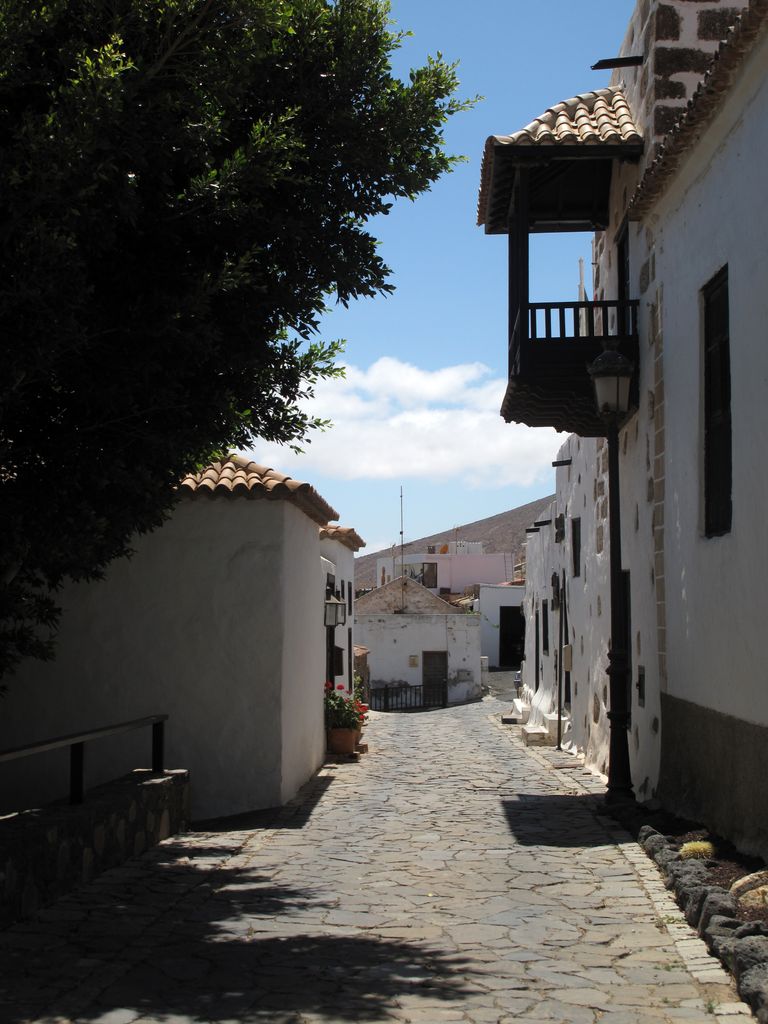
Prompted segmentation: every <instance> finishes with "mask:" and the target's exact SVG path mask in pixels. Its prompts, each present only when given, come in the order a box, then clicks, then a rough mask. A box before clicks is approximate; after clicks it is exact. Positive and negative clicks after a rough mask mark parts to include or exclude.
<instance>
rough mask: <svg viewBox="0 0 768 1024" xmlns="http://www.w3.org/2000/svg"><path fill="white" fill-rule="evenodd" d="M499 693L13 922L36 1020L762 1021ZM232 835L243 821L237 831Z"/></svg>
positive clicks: (30, 1017) (587, 781) (5, 999)
mask: <svg viewBox="0 0 768 1024" xmlns="http://www.w3.org/2000/svg"><path fill="white" fill-rule="evenodd" d="M506 707H507V705H505V704H501V703H500V702H498V701H496V700H493V699H489V700H485V701H483V702H482V703H480V704H475V705H471V706H469V707H463V708H454V709H450V710H445V711H435V712H431V713H428V714H421V715H401V716H395V715H391V716H384V715H378V716H374V718H375V720H374V721H373V722H372V723H371V726H370V727H369V729H368V735H367V739H368V741H369V743H370V748H371V750H370V753H369V754H367V755H366V756H365V757H364V758H363V759H362V761H361V762H360V763H359V764H343V765H333V766H329V767H327V768H326V769H324V770H323V771H322V772H321V773H320V775H319V776H318V777H317V778H316V779H315V780H314V782H313V783H312V784H311V785H310V786H309V787H308V788H307V789H306V790H305V792H304V793H303V794H302V798H301V800H299V801H297V802H296V803H295V804H294V805H291V806H289V807H288V808H285V809H284V810H283V811H282V812H280V813H279V814H278V815H276V816H274V815H273V816H269V815H261V816H260V815H254V816H252V817H251V818H250V819H247V818H244V819H241V820H239V821H237V822H229V823H227V828H226V830H225V829H224V827H223V826H221V825H220V826H219V827H218V828H210V829H209V830H207V831H200V832H196V833H192V834H190V835H188V836H185V837H182V838H177V839H171V840H169V841H167V842H166V843H164V844H163V845H162V846H161V847H160V848H158V849H156V850H155V851H153V852H151V853H150V854H148V855H146V856H144V857H143V858H141V859H139V860H135V861H132V862H131V863H130V864H128V865H127V866H125V867H124V868H121V869H118V870H115V871H112V872H109V873H108V874H106V875H104V876H102V877H101V878H100V879H98V880H97V881H96V882H95V883H94V884H92V885H90V886H87V887H85V888H83V889H81V890H80V891H79V892H77V893H76V894H74V895H72V896H71V897H68V898H67V899H64V900H61V901H60V902H59V903H57V904H56V905H55V906H54V907H53V908H51V909H49V910H48V911H46V912H45V913H44V914H43V915H42V916H41V919H40V920H39V921H37V922H33V923H27V924H23V925H18V926H15V927H13V928H11V929H9V930H7V931H4V932H0V943H2V956H0V981H1V982H2V994H1V995H0V1021H1V1022H2V1024H21V1022H27V1021H36V1022H37V1021H41V1022H42V1021H44V1022H46V1024H53V1022H56V1024H65V1022H70V1021H71V1022H77V1024H86V1022H87V1024H94V1022H98V1024H133V1022H134V1021H141V1022H142V1024H155V1022H157V1024H160V1022H163V1024H192V1022H194V1024H202V1022H206V1024H208V1022H211V1024H225V1022H231V1024H235V1022H237V1024H253V1022H267V1021H268V1022H270V1024H333V1022H357V1021H361V1022H375V1021H401V1022H406V1021H413V1022H414V1024H415V1022H419V1024H431V1022H434V1024H438V1022H442V1021H465V1022H472V1024H485V1022H498V1024H501V1022H511V1021H539V1022H541V1021H559V1022H569V1024H570V1022H573V1024H593V1022H595V1021H600V1022H603V1024H659V1022H661V1021H666V1022H680V1021H689V1022H700V1024H710V1022H713V1021H716V1020H719V1021H724V1022H725V1021H727V1022H729V1024H735V1022H737V1021H746V1020H751V1019H752V1018H751V1017H750V1015H749V1012H748V1010H747V1008H746V1007H745V1006H744V1004H742V1003H739V1002H738V1001H737V997H736V995H735V992H734V988H733V986H732V984H731V983H730V981H729V979H728V977H727V976H726V975H725V974H724V973H723V971H722V970H721V969H720V967H719V966H718V964H717V962H716V961H714V960H712V959H711V958H710V957H709V956H707V954H706V949H705V947H704V945H703V943H701V942H700V941H699V940H698V939H697V938H696V937H695V935H694V934H693V933H692V932H691V931H690V930H689V929H688V928H687V926H686V925H685V923H684V921H683V920H682V918H681V915H680V914H679V912H678V911H677V909H676V907H675V904H674V903H673V902H672V900H671V899H670V898H669V896H668V895H667V893H666V891H665V890H664V888H663V886H662V885H661V883H660V881H659V879H658V875H657V872H656V868H655V867H654V866H653V865H652V863H651V862H650V861H649V860H647V858H646V857H645V855H644V854H643V853H642V852H641V851H640V850H639V849H638V848H637V846H635V844H634V843H633V842H632V841H631V840H630V839H629V837H628V836H627V835H626V834H625V833H623V832H622V830H621V829H619V828H618V827H617V826H616V825H615V824H613V823H612V822H611V820H610V819H608V818H605V817H602V816H598V815H596V814H595V810H594V806H595V805H594V800H593V797H592V796H591V795H590V791H592V792H594V791H595V789H596V788H598V789H599V787H596V785H595V780H593V779H592V777H591V776H589V775H588V774H586V773H585V772H584V771H583V770H582V769H581V768H580V767H579V765H578V763H577V762H576V761H575V759H573V758H570V757H568V756H566V755H562V754H561V755H558V754H556V753H555V752H554V751H543V752H542V751H531V750H527V749H526V748H524V747H523V746H522V745H521V743H520V741H519V739H518V737H517V732H516V730H515V729H514V728H510V727H507V726H502V725H501V723H500V712H501V711H502V710H503V709H505V708H506ZM233 826H236V827H233Z"/></svg>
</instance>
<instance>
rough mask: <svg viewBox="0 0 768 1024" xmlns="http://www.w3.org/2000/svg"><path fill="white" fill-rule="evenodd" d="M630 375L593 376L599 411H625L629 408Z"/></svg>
mask: <svg viewBox="0 0 768 1024" xmlns="http://www.w3.org/2000/svg"><path fill="white" fill-rule="evenodd" d="M630 379H631V378H630V377H593V378H592V383H593V384H594V386H595V398H596V399H597V407H598V409H599V410H600V411H601V412H626V411H627V409H629V383H630Z"/></svg>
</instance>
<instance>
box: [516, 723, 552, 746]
mask: <svg viewBox="0 0 768 1024" xmlns="http://www.w3.org/2000/svg"><path fill="white" fill-rule="evenodd" d="M522 735H523V743H524V744H525V745H526V747H554V745H555V741H554V740H553V739H552V737H551V736H550V735H549V730H548V729H547V728H546V726H543V725H524V726H523V729H522Z"/></svg>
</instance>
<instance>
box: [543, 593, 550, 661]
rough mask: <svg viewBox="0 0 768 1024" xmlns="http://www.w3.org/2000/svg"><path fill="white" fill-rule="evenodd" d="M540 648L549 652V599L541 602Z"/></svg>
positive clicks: (544, 652) (544, 651) (546, 652)
mask: <svg viewBox="0 0 768 1024" xmlns="http://www.w3.org/2000/svg"><path fill="white" fill-rule="evenodd" d="M541 650H542V653H543V654H549V601H542V602H541Z"/></svg>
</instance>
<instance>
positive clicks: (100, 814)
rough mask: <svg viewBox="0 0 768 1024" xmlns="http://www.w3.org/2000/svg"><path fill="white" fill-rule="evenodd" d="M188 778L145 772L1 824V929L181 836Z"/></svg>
mask: <svg viewBox="0 0 768 1024" xmlns="http://www.w3.org/2000/svg"><path fill="white" fill-rule="evenodd" d="M188 822H189V773H188V772H187V771H186V770H175V771H166V772H165V773H164V774H163V775H162V776H155V775H152V774H151V772H149V771H148V770H147V769H140V770H137V771H134V772H131V773H130V775H126V776H124V777H123V778H121V779H116V780H115V781H114V782H109V783H107V784H105V785H103V786H98V787H97V788H95V789H93V790H91V791H89V792H88V793H87V794H86V797H85V801H84V803H82V804H80V805H79V806H74V807H73V806H70V805H69V804H67V803H64V802H63V801H61V802H57V803H55V804H50V805H48V806H47V807H44V808H41V809H37V810H30V811H19V812H17V813H15V814H8V815H6V816H4V817H2V818H0V926H4V925H6V924H8V923H10V922H11V921H15V920H19V919H21V918H27V917H31V916H33V915H34V914H35V912H36V911H37V910H39V909H40V908H41V907H44V906H46V905H47V904H49V903H52V902H53V901H54V900H56V899H58V898H59V897H60V896H62V895H63V894H64V893H66V892H69V891H70V890H71V889H74V888H75V887H76V886H78V885H80V884H82V883H83V882H89V881H90V880H91V879H92V878H94V877H95V876H96V875H98V874H100V873H101V872H102V871H106V870H107V869H108V868H113V867H116V866H117V865H119V864H122V863H123V862H124V861H126V860H128V858H129V857H134V856H137V855H138V854H141V853H143V852H144V851H145V850H146V849H148V848H149V847H150V846H154V845H155V844H156V843H159V842H160V841H161V840H162V839H166V838H167V837H168V836H170V835H174V834H175V833H177V832H184V831H186V828H187V824H188Z"/></svg>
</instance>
